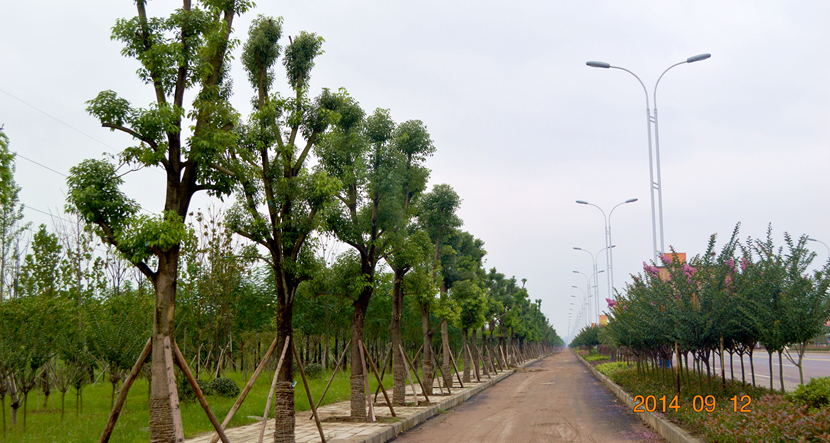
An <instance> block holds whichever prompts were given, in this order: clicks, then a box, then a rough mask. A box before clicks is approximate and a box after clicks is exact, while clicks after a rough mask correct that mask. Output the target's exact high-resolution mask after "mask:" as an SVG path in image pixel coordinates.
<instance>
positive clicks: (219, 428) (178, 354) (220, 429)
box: [171, 340, 230, 443]
mask: <svg viewBox="0 0 830 443" xmlns="http://www.w3.org/2000/svg"><path fill="white" fill-rule="evenodd" d="M171 347H172V348H173V357H174V361H175V362H176V363H178V366H179V368H180V369H181V370H182V372H184V376H185V377H186V378H187V381H188V382H190V386H191V387H193V392H194V393H196V398H198V399H199V404H201V405H202V409H204V410H205V414H207V416H208V420H210V423H211V424H212V425H213V427H214V428H215V429H216V432H217V433H218V434H219V438H221V439H222V443H230V440H228V437H227V436H226V435H225V431H224V426H223V425H221V424H219V420H218V419H217V418H216V415H214V414H213V411H211V410H210V406H208V402H207V399H206V398H205V394H204V393H203V392H202V389H201V388H200V387H199V383H196V378H194V377H193V373H192V372H190V368H188V367H187V362H186V361H185V359H184V357H183V356H182V351H180V350H179V345H178V344H177V343H176V342H175V340H174V341H173V346H171Z"/></svg>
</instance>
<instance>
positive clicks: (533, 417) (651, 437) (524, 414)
mask: <svg viewBox="0 0 830 443" xmlns="http://www.w3.org/2000/svg"><path fill="white" fill-rule="evenodd" d="M394 441H395V443H415V442H422V443H427V442H429V443H432V442H465V443H466V442H487V443H490V442H493V443H507V442H509V443H516V442H523V443H532V442H540V443H541V442H602V443H615V442H665V440H664V439H663V438H662V437H660V436H659V435H658V434H656V433H655V432H654V431H652V430H651V429H650V428H648V427H647V426H646V425H645V424H643V422H642V421H640V419H639V418H637V417H636V416H635V415H634V414H633V413H631V412H630V411H629V410H628V408H626V407H625V406H623V405H621V404H620V403H619V401H618V400H617V398H616V397H615V396H614V395H613V394H612V393H611V392H610V391H608V390H607V389H606V388H605V386H604V385H603V384H602V383H600V382H599V381H597V380H596V378H594V376H593V375H592V374H591V373H590V372H589V371H588V369H587V368H586V367H585V366H584V365H583V364H582V363H580V362H579V361H578V360H577V359H576V356H574V355H573V354H572V353H571V352H568V351H563V352H561V353H559V354H556V355H553V356H550V357H547V358H545V359H543V360H542V361H540V362H538V363H535V364H533V365H532V366H530V367H528V368H525V369H524V370H522V372H518V373H516V374H514V375H512V376H510V377H508V378H507V379H505V380H504V381H502V382H500V383H498V384H496V385H495V386H493V387H491V388H489V389H487V390H485V391H483V392H482V393H480V394H478V395H476V396H475V397H473V398H471V399H470V400H468V401H467V402H466V403H464V404H463V405H461V406H459V407H457V408H454V409H452V410H450V411H448V412H446V413H443V414H439V415H438V416H436V417H435V418H433V419H431V420H429V421H427V422H426V423H424V424H422V425H420V426H418V427H416V428H413V429H411V430H409V431H408V432H407V433H405V434H402V435H400V436H398V438H396V439H395V440H394Z"/></svg>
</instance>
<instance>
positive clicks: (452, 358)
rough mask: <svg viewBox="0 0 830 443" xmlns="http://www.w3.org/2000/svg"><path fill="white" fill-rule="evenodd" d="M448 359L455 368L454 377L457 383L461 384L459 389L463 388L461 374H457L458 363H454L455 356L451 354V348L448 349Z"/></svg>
mask: <svg viewBox="0 0 830 443" xmlns="http://www.w3.org/2000/svg"><path fill="white" fill-rule="evenodd" d="M450 361H451V362H452V367H453V368H455V378H457V379H458V384H459V385H461V389H464V383H463V382H462V381H461V376H460V375H459V374H458V365H456V364H455V357H453V356H452V349H450Z"/></svg>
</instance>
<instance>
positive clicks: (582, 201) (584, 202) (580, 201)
mask: <svg viewBox="0 0 830 443" xmlns="http://www.w3.org/2000/svg"><path fill="white" fill-rule="evenodd" d="M576 202H577V203H579V204H580V205H587V204H588V202H586V201H585V200H577V201H576Z"/></svg>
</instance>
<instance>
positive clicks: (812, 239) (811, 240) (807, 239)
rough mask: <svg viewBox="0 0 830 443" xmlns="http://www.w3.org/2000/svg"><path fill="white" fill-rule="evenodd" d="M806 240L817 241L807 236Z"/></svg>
mask: <svg viewBox="0 0 830 443" xmlns="http://www.w3.org/2000/svg"><path fill="white" fill-rule="evenodd" d="M807 240H809V241H818V240H816V239H814V238H808V239H807Z"/></svg>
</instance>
